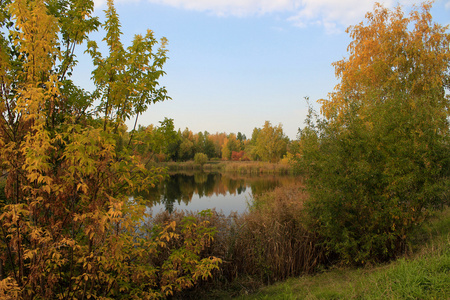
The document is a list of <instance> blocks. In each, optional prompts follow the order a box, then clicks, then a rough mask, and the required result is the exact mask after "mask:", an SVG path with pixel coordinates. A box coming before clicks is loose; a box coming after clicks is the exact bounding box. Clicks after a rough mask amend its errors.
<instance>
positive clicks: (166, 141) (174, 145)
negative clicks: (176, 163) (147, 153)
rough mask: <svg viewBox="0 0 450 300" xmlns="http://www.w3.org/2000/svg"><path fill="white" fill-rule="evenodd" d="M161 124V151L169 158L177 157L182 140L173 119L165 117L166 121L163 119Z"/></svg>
mask: <svg viewBox="0 0 450 300" xmlns="http://www.w3.org/2000/svg"><path fill="white" fill-rule="evenodd" d="M160 124H161V126H160V127H158V129H157V136H158V145H159V147H160V153H162V154H164V155H165V156H166V157H167V159H176V157H177V151H178V147H179V145H180V140H179V138H178V134H177V132H176V131H175V125H174V124H173V119H169V118H164V121H161V122H160Z"/></svg>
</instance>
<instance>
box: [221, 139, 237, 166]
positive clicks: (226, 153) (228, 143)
mask: <svg viewBox="0 0 450 300" xmlns="http://www.w3.org/2000/svg"><path fill="white" fill-rule="evenodd" d="M240 149H241V144H240V141H239V140H238V139H237V138H236V135H235V134H234V133H230V134H229V135H228V137H227V138H226V139H225V140H224V143H223V145H222V159H224V160H230V159H231V153H233V151H239V150H240Z"/></svg>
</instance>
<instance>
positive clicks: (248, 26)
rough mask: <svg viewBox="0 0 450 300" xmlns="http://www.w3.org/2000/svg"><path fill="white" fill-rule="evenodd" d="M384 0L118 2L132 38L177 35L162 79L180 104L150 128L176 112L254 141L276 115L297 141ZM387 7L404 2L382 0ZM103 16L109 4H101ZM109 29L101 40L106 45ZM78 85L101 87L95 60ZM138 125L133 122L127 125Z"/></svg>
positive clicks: (146, 118) (152, 117)
mask: <svg viewBox="0 0 450 300" xmlns="http://www.w3.org/2000/svg"><path fill="white" fill-rule="evenodd" d="M374 2H375V1H365V0H339V1H336V0H116V1H115V6H116V9H117V12H118V14H119V16H120V21H121V25H122V32H123V33H124V35H123V37H122V41H123V43H124V44H125V46H128V45H129V43H130V41H131V39H132V38H133V36H134V35H135V34H145V32H146V30H147V29H151V30H153V31H154V32H155V35H156V37H158V38H160V37H162V36H164V37H166V38H167V39H168V40H169V44H168V50H169V54H168V56H169V60H168V61H167V63H166V65H165V68H164V69H165V71H166V72H167V74H166V75H165V76H164V78H163V79H162V80H161V85H164V86H166V88H167V90H168V93H169V96H170V97H172V99H173V100H171V101H166V102H161V103H157V104H155V105H152V106H150V107H149V109H148V111H147V112H146V113H145V114H144V115H143V116H141V117H140V119H139V120H140V122H139V123H140V124H141V125H145V126H146V125H149V124H155V125H157V124H158V122H159V121H162V120H163V119H164V118H165V117H168V118H173V119H174V122H175V127H176V128H181V130H183V129H184V128H186V127H187V128H189V129H190V130H192V131H193V132H199V131H205V130H206V131H208V132H210V133H215V132H227V133H231V132H234V133H237V132H238V131H240V132H242V133H244V134H246V135H247V137H251V133H252V130H253V128H255V127H262V126H263V125H264V122H265V121H266V120H268V121H270V122H271V123H272V124H273V125H278V124H279V123H281V124H282V125H283V129H284V132H285V133H286V134H287V135H288V136H289V137H290V138H291V139H295V138H296V135H297V130H298V128H299V127H303V125H304V119H305V116H306V111H307V106H306V102H305V100H304V97H310V99H311V101H315V100H317V99H320V98H325V97H326V96H327V94H328V93H329V92H331V91H332V90H333V87H334V86H335V84H336V83H337V79H336V78H335V76H334V68H333V67H332V66H331V63H332V62H334V61H337V60H340V59H342V58H343V57H345V56H347V52H346V49H347V46H348V43H349V42H350V39H349V37H348V34H346V33H345V28H347V27H348V26H349V25H352V24H356V23H359V22H361V21H363V19H364V14H365V13H366V12H367V11H369V10H371V9H372V8H373V4H374ZM379 2H381V3H384V5H385V6H387V7H393V6H394V5H396V3H398V2H400V3H401V4H405V5H406V7H407V8H408V7H410V6H411V3H417V2H416V1H410V0H405V1H379ZM95 7H96V8H95V14H96V15H98V16H100V17H101V18H103V15H104V13H103V10H104V9H105V8H106V1H105V0H96V1H95ZM432 14H433V18H434V21H436V22H438V23H440V24H448V23H449V22H450V0H437V1H436V2H435V3H434V5H433V10H432ZM102 37H103V32H101V31H100V32H98V33H95V34H93V35H92V36H91V38H92V39H95V40H97V41H100V40H101V38H102ZM78 60H79V61H80V63H79V65H78V67H77V69H76V70H75V72H74V75H75V78H74V79H75V81H76V82H78V84H79V85H81V86H82V87H84V88H86V89H88V90H92V89H93V85H92V83H91V82H90V80H89V78H90V72H91V71H92V65H91V64H90V59H89V57H88V56H85V55H82V53H78ZM127 124H128V125H129V127H131V126H132V125H131V124H132V122H131V121H130V122H128V123H127Z"/></svg>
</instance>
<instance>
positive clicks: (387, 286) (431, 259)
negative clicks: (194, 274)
mask: <svg viewBox="0 0 450 300" xmlns="http://www.w3.org/2000/svg"><path fill="white" fill-rule="evenodd" d="M424 240H427V242H426V243H425V244H422V245H423V246H420V247H417V246H414V247H413V248H414V250H415V251H414V252H413V253H412V254H411V255H407V256H404V257H402V258H400V259H398V260H397V261H394V262H392V263H390V264H386V265H380V266H372V267H367V268H360V269H350V268H346V269H343V268H334V269H331V270H326V271H323V272H319V273H317V274H316V275H314V276H302V277H297V278H290V279H288V280H286V281H284V282H280V283H277V284H274V285H271V286H267V287H265V288H263V289H261V290H259V291H258V292H257V293H254V294H250V295H245V291H244V295H242V296H240V297H239V298H238V299H448V297H449V295H450V247H449V243H450V210H449V209H448V208H447V209H446V210H445V211H443V212H442V213H440V214H438V215H437V216H436V217H435V218H434V220H432V222H430V223H427V224H425V225H424V226H422V228H421V229H420V230H418V231H417V232H416V233H415V237H414V238H413V241H415V242H421V241H424ZM223 298H227V297H226V296H225V297H223Z"/></svg>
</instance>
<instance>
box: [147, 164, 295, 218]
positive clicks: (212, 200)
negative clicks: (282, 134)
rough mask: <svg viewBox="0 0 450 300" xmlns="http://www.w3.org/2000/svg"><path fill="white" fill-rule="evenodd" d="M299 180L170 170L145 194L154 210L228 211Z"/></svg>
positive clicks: (243, 207) (244, 208) (242, 207)
mask: <svg viewBox="0 0 450 300" xmlns="http://www.w3.org/2000/svg"><path fill="white" fill-rule="evenodd" d="M296 180H299V178H298V177H293V176H280V175H260V176H255V175H253V176H250V175H249V176H243V175H233V174H221V173H200V172H199V173H190V174H189V173H177V174H170V175H169V177H168V178H167V179H166V180H164V181H163V182H161V183H160V184H159V186H157V187H155V188H150V189H149V190H148V191H147V192H146V193H145V195H141V196H143V197H144V199H146V200H147V203H148V207H149V208H152V212H153V213H157V212H160V211H163V210H166V211H169V212H172V211H174V210H175V209H177V210H191V211H200V210H205V209H212V208H215V209H216V210H217V211H218V212H220V211H222V212H223V213H224V214H225V215H229V214H230V212H232V211H234V212H238V213H242V212H244V211H246V210H247V209H248V205H249V204H251V202H252V199H253V196H254V195H257V194H261V193H263V192H265V191H268V190H272V189H274V188H275V187H278V186H284V185H288V184H291V183H293V182H294V181H296Z"/></svg>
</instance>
